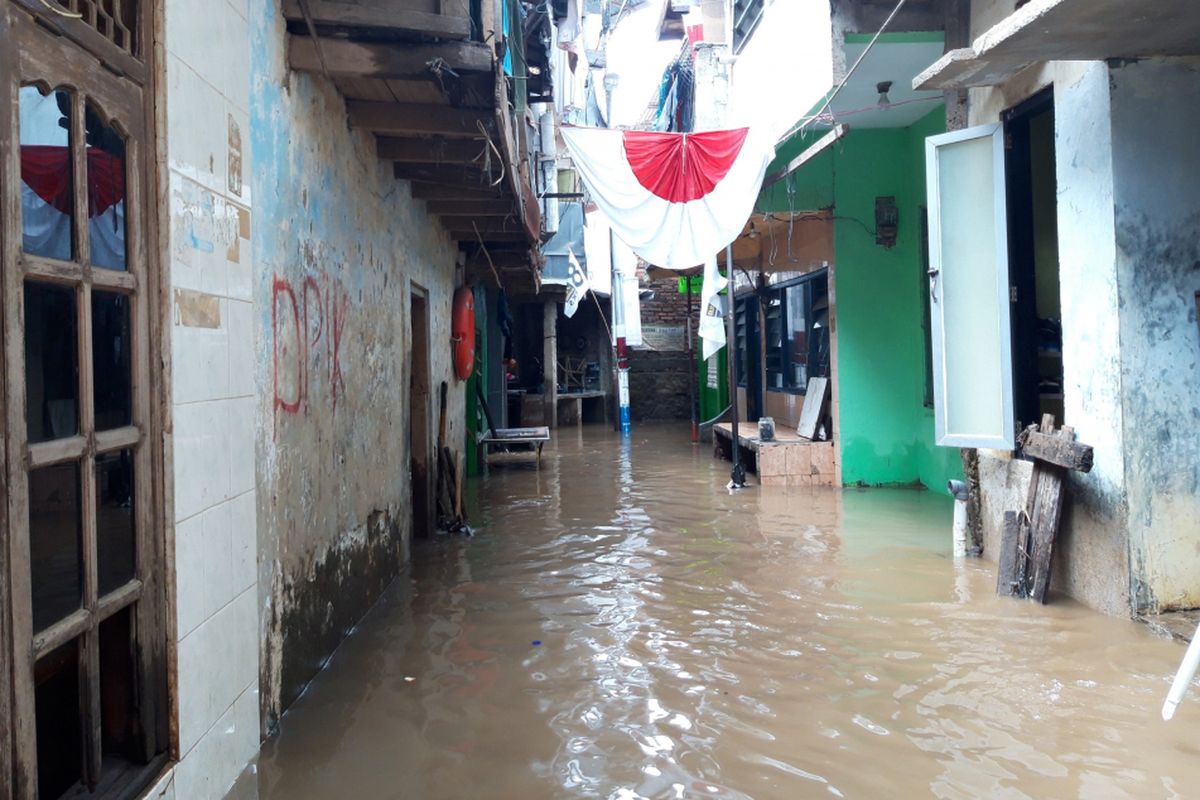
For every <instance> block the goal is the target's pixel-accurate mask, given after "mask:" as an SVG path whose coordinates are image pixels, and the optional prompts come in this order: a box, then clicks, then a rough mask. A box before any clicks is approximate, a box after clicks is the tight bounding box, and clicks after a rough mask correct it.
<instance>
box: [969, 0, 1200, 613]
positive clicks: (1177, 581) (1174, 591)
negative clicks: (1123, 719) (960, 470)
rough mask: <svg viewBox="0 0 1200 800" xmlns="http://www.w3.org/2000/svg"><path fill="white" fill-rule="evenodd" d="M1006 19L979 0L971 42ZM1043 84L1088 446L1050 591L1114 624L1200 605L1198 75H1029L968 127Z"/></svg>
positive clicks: (1057, 68)
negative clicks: (1088, 459) (1051, 121)
mask: <svg viewBox="0 0 1200 800" xmlns="http://www.w3.org/2000/svg"><path fill="white" fill-rule="evenodd" d="M1011 11H1012V2H1011V0H994V2H978V1H977V2H974V3H973V4H972V22H971V30H972V35H973V36H977V35H979V34H980V33H982V32H983V31H984V30H986V29H987V28H989V27H991V26H992V25H994V24H995V23H997V22H999V21H1000V20H1001V19H1003V18H1004V17H1005V16H1007V15H1008V14H1009V13H1011ZM1046 86H1053V87H1054V106H1055V148H1056V178H1057V183H1058V212H1057V221H1058V232H1059V253H1060V278H1059V279H1060V289H1061V296H1062V322H1063V367H1064V382H1063V384H1064V396H1065V417H1066V420H1065V421H1066V422H1067V424H1070V425H1072V426H1074V427H1075V428H1076V431H1077V434H1078V437H1079V439H1080V440H1081V441H1084V442H1086V443H1087V444H1090V445H1092V446H1093V448H1094V449H1095V467H1094V469H1093V470H1092V472H1091V473H1090V474H1088V475H1080V474H1074V473H1073V474H1071V475H1070V476H1069V479H1068V484H1067V497H1066V500H1065V510H1064V517H1063V523H1062V529H1061V531H1060V534H1059V536H1060V538H1059V545H1058V547H1057V549H1056V563H1055V575H1054V582H1053V586H1054V587H1055V588H1056V589H1059V590H1062V591H1066V592H1067V593H1069V594H1071V595H1072V596H1074V597H1076V598H1078V599H1080V600H1082V601H1083V602H1084V603H1087V604H1088V605H1090V606H1092V607H1094V608H1097V609H1099V610H1102V611H1105V612H1107V613H1112V614H1125V613H1129V611H1130V609H1131V607H1132V609H1133V610H1135V611H1145V610H1159V609H1169V608H1182V607H1190V606H1197V605H1200V559H1198V558H1197V556H1198V555H1200V522H1198V520H1200V437H1197V436H1196V433H1195V431H1196V430H1197V421H1198V420H1200V330H1198V329H1197V323H1196V313H1197V312H1196V301H1195V296H1196V292H1197V291H1200V240H1197V238H1196V235H1195V232H1196V230H1197V229H1198V224H1200V215H1198V213H1197V211H1196V209H1197V207H1198V206H1200V204H1198V203H1197V199H1198V195H1200V189H1197V185H1196V181H1195V175H1196V173H1197V168H1198V167H1200V151H1198V150H1197V148H1196V147H1195V131H1196V129H1197V126H1198V124H1200V112H1198V111H1197V100H1200V66H1198V65H1197V63H1196V62H1191V63H1189V62H1186V61H1182V60H1173V61H1163V60H1158V61H1155V60H1147V61H1141V62H1137V63H1131V64H1126V65H1123V66H1120V65H1118V66H1113V67H1112V68H1110V67H1109V66H1108V65H1107V64H1104V63H1101V62H1054V63H1048V64H1035V65H1033V66H1031V67H1029V68H1028V69H1026V70H1024V71H1022V72H1021V73H1019V74H1018V75H1016V76H1014V77H1013V78H1012V79H1011V80H1010V81H1008V82H1007V83H1006V84H1004V85H1001V86H996V87H986V88H981V89H973V90H971V94H970V98H971V108H970V120H971V124H981V123H985V122H990V121H995V120H997V119H999V118H1000V114H1001V112H1002V111H1003V110H1004V109H1006V108H1010V107H1012V106H1014V105H1016V104H1017V103H1019V102H1021V101H1022V100H1024V99H1026V98H1028V97H1030V96H1032V95H1033V94H1034V93H1036V92H1037V91H1039V90H1040V89H1042V88H1044V87H1046ZM1168 109H1169V113H1168V111H1167V110H1168ZM997 474H999V473H997ZM992 483H993V484H995V485H994V486H993V487H992V489H993V490H994V491H995V492H997V493H1000V494H1002V493H1003V491H1004V490H1003V487H1002V486H1000V484H999V483H998V482H997V481H992ZM984 488H985V492H986V491H988V486H987V482H986V481H985V487H984Z"/></svg>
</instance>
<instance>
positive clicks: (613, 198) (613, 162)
mask: <svg viewBox="0 0 1200 800" xmlns="http://www.w3.org/2000/svg"><path fill="white" fill-rule="evenodd" d="M562 134H563V139H564V140H565V141H566V143H567V148H568V149H569V150H570V152H571V159H572V160H573V161H574V162H575V166H576V168H577V169H578V170H579V174H580V175H581V176H582V177H583V181H584V183H585V184H586V185H587V188H588V191H589V192H590V193H591V195H592V198H593V199H594V200H595V201H596V205H598V206H599V207H600V210H601V211H603V212H604V215H605V216H606V217H608V219H609V221H610V222H611V223H612V226H613V229H614V231H615V232H616V234H617V236H619V237H620V238H621V239H622V240H623V241H624V242H625V243H626V244H628V245H629V246H630V247H631V248H633V251H634V252H635V253H637V254H638V255H639V256H641V257H642V258H644V259H645V260H646V261H648V262H649V263H651V264H654V265H656V266H660V267H666V268H668V269H688V268H691V267H694V266H696V265H697V264H701V263H703V262H705V261H706V260H707V259H708V258H709V257H711V256H713V255H714V254H715V253H716V252H717V251H718V250H720V249H721V248H723V247H724V246H725V245H727V244H729V243H730V242H732V241H733V240H734V239H735V238H737V236H738V234H739V233H741V231H742V228H743V227H744V226H745V224H746V220H747V219H749V218H750V213H751V211H753V209H754V201H755V199H756V198H757V197H758V192H759V189H760V188H761V187H762V180H763V175H764V174H765V173H766V170H767V165H768V164H769V163H770V162H771V159H772V158H773V157H774V155H775V152H774V148H773V147H772V146H771V145H770V143H768V142H766V141H765V140H762V139H761V138H760V137H758V136H756V135H755V131H753V130H751V129H749V128H735V129H732V130H722V131H707V132H703V133H659V132H656V131H620V130H610V129H607V128H577V127H563V128H562Z"/></svg>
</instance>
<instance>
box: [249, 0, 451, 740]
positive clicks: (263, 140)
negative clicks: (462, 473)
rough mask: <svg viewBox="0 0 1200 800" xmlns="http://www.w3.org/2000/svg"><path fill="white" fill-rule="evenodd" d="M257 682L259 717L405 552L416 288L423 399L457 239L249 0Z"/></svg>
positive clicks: (303, 679) (271, 17)
mask: <svg viewBox="0 0 1200 800" xmlns="http://www.w3.org/2000/svg"><path fill="white" fill-rule="evenodd" d="M250 5H251V19H250V21H251V28H252V30H251V49H252V52H253V61H252V64H251V74H252V76H253V78H252V80H253V83H252V86H251V96H252V98H253V102H252V103H251V105H252V108H253V115H252V119H251V133H250V152H251V160H252V162H253V164H254V171H253V186H254V193H255V196H256V198H257V200H258V201H259V203H258V205H257V206H256V208H255V212H256V220H255V222H256V228H255V236H254V256H255V264H256V279H255V286H254V293H255V296H256V298H258V299H259V300H260V301H261V302H260V303H258V304H257V305H256V307H255V310H256V313H255V319H254V366H255V374H256V376H257V381H258V386H259V392H258V405H257V414H258V426H257V429H258V436H257V452H258V486H259V497H260V503H259V508H258V532H259V535H258V539H259V553H260V557H259V604H260V618H261V625H262V631H261V636H262V643H261V647H262V653H261V665H260V672H261V675H260V679H261V685H262V693H263V694H262V704H261V705H262V714H263V724H264V728H270V727H271V726H272V725H273V724H274V722H275V720H276V719H277V718H278V715H279V714H280V713H281V712H282V710H283V709H284V708H286V707H287V706H288V705H289V704H290V703H291V702H292V700H294V699H295V698H296V697H297V696H298V694H299V693H300V692H301V691H302V690H303V687H304V686H305V685H306V684H307V682H308V681H309V680H310V679H311V678H312V676H313V675H315V674H316V672H317V671H319V670H320V668H321V666H322V665H323V664H324V662H325V660H326V659H327V658H328V656H329V655H330V653H331V652H332V651H333V649H334V648H335V647H336V646H337V644H338V643H339V642H340V641H341V640H342V638H343V637H344V636H345V635H346V634H347V633H348V632H349V630H350V628H351V627H352V626H353V625H354V624H356V623H357V621H358V619H359V618H360V617H361V616H362V614H363V613H364V612H365V611H366V610H367V609H368V608H369V607H370V605H371V604H372V603H373V602H374V601H375V599H376V598H377V597H378V595H379V593H380V592H381V591H382V589H383V588H384V587H385V586H386V585H387V583H388V582H389V581H391V580H392V579H393V578H394V577H395V576H396V575H397V574H398V573H399V572H400V570H401V569H402V567H403V565H404V563H405V561H406V560H407V553H408V545H409V538H410V534H411V528H412V517H411V515H412V511H411V506H412V503H411V491H410V483H409V471H410V467H409V463H410V462H409V453H410V448H409V444H408V435H409V434H408V431H409V430H410V424H411V420H410V414H409V400H408V397H409V379H410V372H411V369H410V367H411V365H410V363H409V353H408V350H409V347H410V342H411V341H412V338H411V337H412V334H411V330H410V314H409V310H408V309H409V303H410V294H411V283H412V282H415V283H416V284H418V285H419V286H420V287H423V288H424V289H425V290H426V291H427V292H428V302H429V319H430V327H431V330H430V333H429V342H430V349H431V351H432V352H431V354H430V378H431V389H432V390H431V398H430V414H429V420H428V421H427V424H426V426H425V429H426V430H429V431H432V433H431V438H433V437H436V430H437V414H438V409H437V387H438V385H439V383H440V382H441V381H443V380H445V381H448V382H449V384H450V387H451V391H450V400H449V405H448V409H447V435H446V441H447V442H448V443H452V444H451V446H452V447H454V448H455V449H461V443H462V442H463V441H464V413H465V412H464V404H463V392H462V386H463V384H460V383H458V382H457V381H456V380H455V379H454V378H453V377H451V373H450V347H449V340H450V331H449V325H450V306H451V296H452V292H453V286H454V279H455V257H456V252H457V248H456V245H455V244H454V243H453V242H451V241H450V240H449V239H447V237H446V235H445V233H444V232H443V231H442V230H441V228H440V227H439V226H438V225H437V223H436V222H435V221H434V220H433V218H432V217H430V216H429V215H428V214H427V213H426V210H425V206H424V203H423V202H420V201H414V200H413V199H412V198H411V194H410V187H409V184H407V183H404V182H399V181H396V180H395V179H394V178H393V177H392V174H391V165H390V163H388V162H384V161H381V160H379V159H378V158H377V157H376V155H375V142H374V140H373V138H372V137H371V136H369V135H368V134H364V133H362V132H355V131H351V130H349V129H348V127H347V124H346V116H345V108H344V103H343V100H342V98H341V97H340V96H339V94H338V92H337V91H336V89H335V87H334V86H333V85H332V84H331V83H330V82H329V81H327V80H324V79H322V78H319V77H314V76H309V75H303V74H298V73H293V72H290V71H289V70H288V69H287V66H286V41H285V33H284V23H283V20H282V18H281V16H280V14H279V10H278V6H277V4H276V3H273V2H266V0H259V2H254V3H251V4H250Z"/></svg>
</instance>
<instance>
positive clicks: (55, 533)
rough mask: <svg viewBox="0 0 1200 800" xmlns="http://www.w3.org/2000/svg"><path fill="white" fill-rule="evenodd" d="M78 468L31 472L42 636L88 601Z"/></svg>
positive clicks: (32, 556) (36, 625)
mask: <svg viewBox="0 0 1200 800" xmlns="http://www.w3.org/2000/svg"><path fill="white" fill-rule="evenodd" d="M79 477H80V476H79V464H77V463H70V464H55V465H54V466H52V467H42V468H41V469H35V470H31V471H30V473H29V562H30V563H29V572H30V582H31V585H32V588H33V598H32V600H33V630H34V631H35V632H36V631H41V630H44V629H45V628H48V627H49V626H51V625H53V624H54V623H55V622H58V621H59V620H61V619H62V618H63V617H66V616H67V615H68V614H70V613H71V612H72V611H75V610H77V609H78V608H79V607H80V606H81V605H82V601H83V529H82V518H81V507H80V502H79V501H80V494H79Z"/></svg>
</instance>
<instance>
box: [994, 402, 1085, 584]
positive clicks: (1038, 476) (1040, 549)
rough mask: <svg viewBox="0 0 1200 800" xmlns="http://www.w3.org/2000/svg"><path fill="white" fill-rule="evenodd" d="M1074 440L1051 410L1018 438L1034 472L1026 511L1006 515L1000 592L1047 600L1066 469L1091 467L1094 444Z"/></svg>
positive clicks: (1067, 427)
mask: <svg viewBox="0 0 1200 800" xmlns="http://www.w3.org/2000/svg"><path fill="white" fill-rule="evenodd" d="M1074 439H1075V430H1074V429H1073V428H1071V427H1070V426H1067V425H1064V426H1063V427H1062V428H1060V429H1058V430H1057V431H1055V430H1054V417H1053V415H1050V414H1046V415H1045V416H1043V417H1042V424H1041V427H1040V429H1039V428H1038V427H1037V426H1030V427H1029V428H1028V429H1026V430H1025V431H1024V432H1023V433H1022V434H1021V436H1020V438H1019V444H1020V446H1021V448H1022V450H1023V452H1024V454H1025V455H1026V456H1031V457H1032V458H1033V462H1034V466H1033V475H1032V477H1031V478H1030V481H1029V493H1028V495H1027V496H1026V501H1025V508H1024V510H1023V511H1021V512H1020V513H1018V512H1013V511H1009V512H1006V513H1005V515H1004V535H1003V539H1002V543H1001V552H1000V566H999V570H998V572H997V577H996V592H997V593H998V594H1001V595H1011V596H1015V597H1028V598H1030V599H1031V600H1036V601H1037V602H1039V603H1044V602H1046V592H1047V590H1048V589H1049V588H1050V573H1051V565H1052V563H1053V560H1054V539H1055V537H1056V536H1057V534H1058V525H1059V522H1060V521H1061V519H1062V506H1063V479H1064V476H1065V474H1066V470H1067V469H1074V470H1077V471H1080V472H1087V471H1089V470H1090V469H1091V468H1092V448H1091V447H1088V446H1087V445H1084V444H1079V443H1078V442H1075V441H1074Z"/></svg>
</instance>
